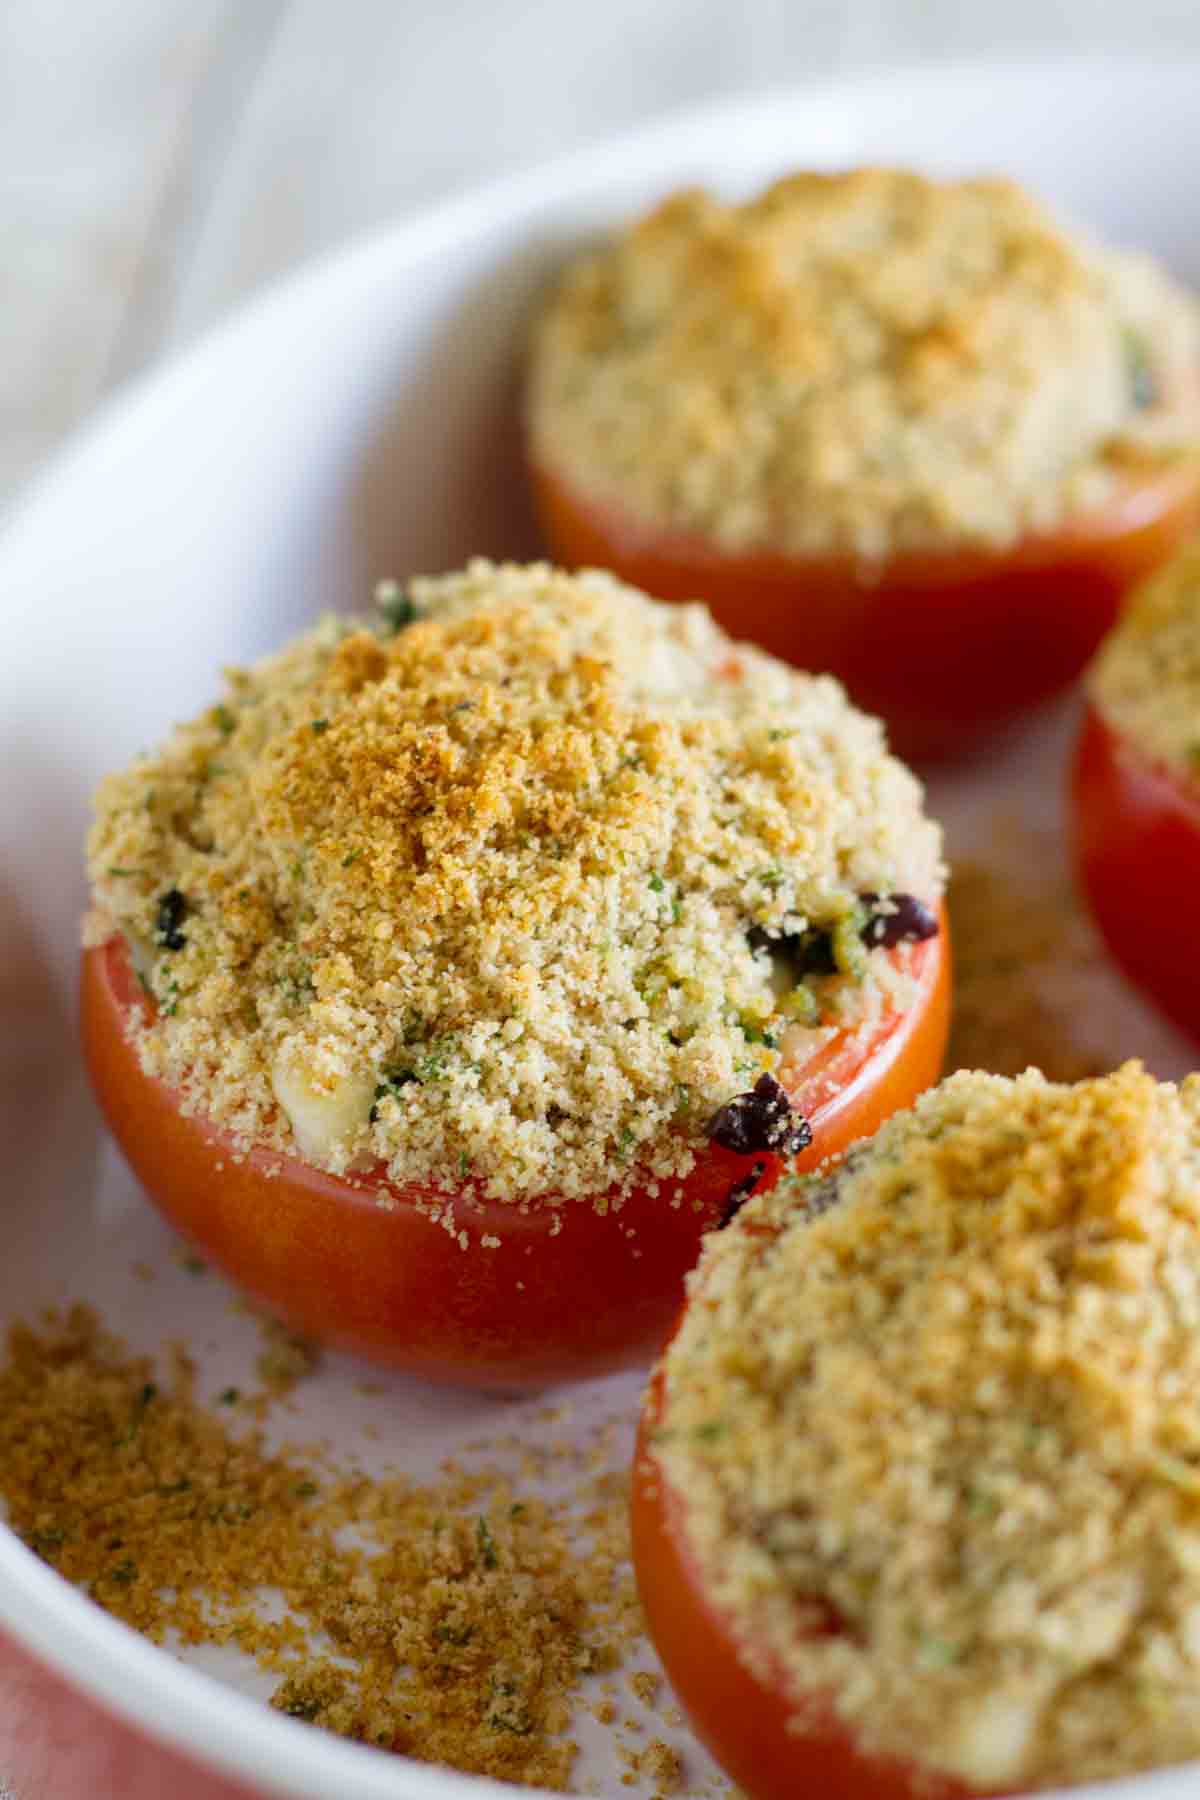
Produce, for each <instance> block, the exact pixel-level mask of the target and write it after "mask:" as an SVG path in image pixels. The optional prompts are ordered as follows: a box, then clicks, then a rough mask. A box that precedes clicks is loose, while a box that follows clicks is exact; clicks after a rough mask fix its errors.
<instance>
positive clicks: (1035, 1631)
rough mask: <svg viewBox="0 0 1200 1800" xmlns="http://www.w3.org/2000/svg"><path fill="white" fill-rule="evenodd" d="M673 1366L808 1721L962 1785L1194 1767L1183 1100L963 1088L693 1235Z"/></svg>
mask: <svg viewBox="0 0 1200 1800" xmlns="http://www.w3.org/2000/svg"><path fill="white" fill-rule="evenodd" d="M663 1372H664V1382H665V1399H664V1407H663V1414H662V1424H663V1431H662V1435H661V1438H660V1439H659V1442H658V1449H657V1455H658V1457H659V1459H660V1461H661V1465H662V1468H663V1470H664V1473H665V1476H666V1478H667V1479H668V1480H669V1481H670V1483H671V1485H672V1487H673V1488H674V1489H675V1491H676V1492H678V1493H679V1494H681V1495H686V1496H687V1515H686V1516H687V1526H688V1533H689V1539H690V1541H691V1543H692V1544H693V1546H694V1549H695V1552H696V1555H697V1557H698V1558H699V1560H700V1563H701V1566H702V1568H703V1570H704V1573H705V1578H706V1582H707V1584H708V1586H709V1589H710V1591H711V1593H712V1594H713V1595H714V1597H715V1598H716V1600H717V1602H718V1603H719V1604H720V1605H721V1606H722V1607H723V1608H725V1609H726V1611H727V1613H728V1615H729V1616H730V1617H731V1619H732V1620H733V1621H734V1622H735V1624H736V1627H737V1629H738V1632H739V1635H741V1636H742V1638H743V1641H744V1646H745V1653H746V1656H747V1659H748V1660H750V1661H753V1659H754V1658H755V1657H756V1656H766V1657H771V1658H773V1659H775V1662H776V1664H777V1665H778V1666H781V1667H782V1668H783V1669H784V1670H785V1671H786V1676H787V1679H788V1680H789V1682H790V1683H791V1684H792V1685H793V1687H794V1692H795V1695H796V1697H797V1710H798V1713H799V1712H801V1711H802V1708H803V1697H804V1696H818V1697H826V1698H828V1700H829V1701H830V1703H831V1704H832V1705H833V1707H834V1708H835V1710H836V1712H837V1714H838V1715H840V1717H841V1718H842V1719H843V1720H844V1721H845V1722H846V1723H847V1724H848V1725H849V1726H850V1727H851V1728H852V1729H853V1731H854V1733H855V1734H856V1736H857V1737H858V1738H859V1739H860V1741H861V1742H862V1743H863V1745H864V1747H866V1748H868V1749H870V1750H871V1751H873V1752H877V1753H881V1754H884V1755H894V1756H898V1757H901V1758H910V1757H911V1755H912V1753H913V1746H920V1750H919V1760H920V1763H921V1764H922V1766H923V1767H925V1768H927V1769H929V1770H933V1771H940V1772H943V1773H946V1774H950V1775H953V1776H957V1777H959V1778H961V1779H963V1780H965V1781H966V1782H967V1783H969V1784H970V1785H972V1786H973V1787H975V1788H978V1789H980V1790H981V1791H989V1790H994V1789H1002V1790H1003V1791H1005V1792H1009V1791H1011V1790H1012V1789H1013V1788H1014V1787H1019V1788H1020V1789H1021V1791H1022V1792H1023V1791H1025V1789H1026V1788H1027V1787H1028V1788H1035V1789H1042V1788H1053V1787H1057V1786H1058V1785H1059V1784H1060V1783H1061V1784H1063V1785H1069V1784H1071V1783H1074V1782H1081V1781H1089V1780H1096V1779H1101V1778H1103V1777H1106V1776H1115V1775H1119V1774H1124V1773H1128V1772H1131V1771H1133V1770H1137V1769H1144V1768H1149V1767H1151V1766H1152V1765H1156V1764H1163V1763H1170V1762H1176V1761H1184V1760H1186V1759H1188V1758H1190V1757H1196V1756H1200V1407H1198V1405H1197V1399H1196V1396H1197V1394H1198V1393H1200V1077H1198V1076H1190V1077H1189V1078H1188V1079H1187V1080H1186V1081H1185V1082H1184V1083H1183V1084H1182V1085H1181V1086H1180V1087H1175V1086H1171V1085H1166V1084H1163V1085H1159V1084H1157V1083H1156V1082H1155V1081H1154V1080H1153V1079H1152V1078H1151V1077H1150V1076H1149V1075H1147V1074H1146V1073H1145V1071H1144V1070H1143V1069H1142V1068H1141V1067H1140V1065H1138V1064H1136V1063H1129V1064H1126V1065H1125V1066H1124V1067H1123V1068H1122V1069H1120V1070H1118V1071H1117V1072H1116V1073H1115V1074H1112V1075H1109V1076H1105V1077H1102V1078H1100V1079H1096V1080H1090V1081H1086V1082H1081V1083H1080V1084H1078V1085H1077V1086H1074V1087H1068V1086H1062V1085H1058V1084H1055V1083H1052V1082H1048V1081H1046V1080H1045V1079H1044V1078H1043V1077H1042V1076H1041V1075H1040V1074H1038V1073H1037V1072H1036V1071H1032V1070H1031V1071H1028V1072H1026V1073H1025V1074H1023V1075H1021V1076H1020V1077H1018V1078H1017V1079H1015V1080H1009V1079H1005V1078H1003V1077H1000V1076H992V1075H980V1074H960V1075H956V1076H953V1077H952V1078H951V1079H950V1080H949V1081H947V1082H945V1083H943V1084H942V1086H941V1087H940V1088H938V1089H936V1090H934V1091H932V1092H931V1093H929V1094H927V1095H926V1096H925V1097H924V1098H922V1099H921V1100H920V1101H918V1103H917V1105H916V1106H915V1107H914V1108H913V1109H912V1110H911V1111H910V1112H907V1113H904V1114H899V1115H897V1116H896V1117H895V1118H894V1119H893V1120H892V1121H891V1122H890V1123H889V1124H888V1125H886V1126H885V1127H884V1129H883V1130H882V1131H881V1132H880V1133H879V1134H878V1136H877V1137H876V1138H874V1139H873V1140H872V1141H870V1142H869V1143H864V1144H863V1145H861V1146H859V1147H858V1148H856V1149H855V1150H853V1151H852V1152H851V1153H850V1155H849V1156H848V1157H847V1159H846V1160H845V1161H844V1162H843V1163H841V1164H840V1165H827V1166H826V1168H825V1169H824V1170H823V1171H819V1172H818V1173H817V1174H816V1175H814V1176H811V1177H809V1178H808V1179H807V1180H801V1179H798V1178H789V1179H787V1180H785V1181H784V1182H783V1183H782V1184H781V1185H780V1186H779V1187H778V1188H777V1189H776V1190H775V1191H774V1192H773V1193H771V1194H769V1195H766V1196H764V1197H762V1198H761V1199H756V1200H753V1201H751V1202H750V1203H749V1204H748V1205H747V1206H746V1208H745V1209H744V1211H743V1212H742V1213H741V1215H740V1216H739V1218H738V1220H737V1221H736V1223H735V1224H734V1225H733V1226H732V1227H730V1228H729V1229H728V1230H726V1231H724V1232H721V1233H718V1234H715V1235H714V1236H712V1237H710V1239H709V1240H708V1246H707V1249H706V1251H705V1254H704V1257H703V1259H702V1261H701V1264H700V1266H699V1269H698V1270H697V1271H696V1272H695V1273H694V1274H693V1276H692V1277H691V1305H690V1307H689V1310H688V1312H687V1315H686V1317H685V1320H684V1323H683V1325H682V1328H681V1330H680V1332H679V1334H678V1336H677V1337H676V1339H675V1341H674V1343H673V1344H672V1345H671V1347H670V1348H669V1350H668V1352H667V1354H666V1356H665V1358H664V1362H663ZM806 1616H807V1617H809V1618H810V1619H812V1620H814V1621H817V1620H820V1621H823V1622H824V1623H825V1624H826V1625H827V1626H828V1624H829V1622H830V1620H831V1619H832V1620H833V1621H834V1622H835V1623H836V1626H837V1629H836V1630H834V1631H833V1632H832V1633H831V1634H828V1635H824V1636H809V1637H805V1636H804V1635H802V1632H800V1631H798V1629H797V1626H798V1623H799V1624H800V1625H801V1626H802V1624H803V1621H804V1619H805V1617H806Z"/></svg>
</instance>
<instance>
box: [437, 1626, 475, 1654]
mask: <svg viewBox="0 0 1200 1800" xmlns="http://www.w3.org/2000/svg"><path fill="white" fill-rule="evenodd" d="M474 1636H475V1627H474V1626H473V1625H446V1624H440V1625H435V1626H434V1628H433V1641H434V1643H435V1644H453V1646H454V1648H455V1649H456V1650H461V1649H462V1648H463V1647H464V1645H466V1644H469V1643H470V1641H471V1639H472V1638H473V1637H474Z"/></svg>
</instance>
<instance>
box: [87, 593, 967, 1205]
mask: <svg viewBox="0 0 1200 1800" xmlns="http://www.w3.org/2000/svg"><path fill="white" fill-rule="evenodd" d="M96 815H97V816H96V822H95V825H94V827H93V830H92V833H91V837H90V840H89V847H88V873H89V877H90V880H91V883H92V888H93V896H94V907H93V912H92V914H91V916H90V918H89V920H88V922H87V926H86V936H87V939H88V941H90V942H93V943H95V942H100V941H103V940H105V939H106V938H108V937H109V936H111V935H112V933H114V932H121V933H123V934H124V936H125V938H126V939H127V940H128V942H129V944H130V945H131V947H132V950H133V954H134V957H135V961H136V963H137V965H138V967H139V968H140V970H141V973H142V975H143V979H144V981H145V983H146V985H147V987H148V989H149V990H150V992H151V993H152V994H153V996H154V997H155V999H156V1001H157V1016H156V1017H155V1019H154V1020H153V1021H152V1022H150V1023H148V1024H146V1025H144V1026H142V1027H140V1028H137V1027H132V1026H131V1028H136V1029H138V1031H139V1048H140V1053H141V1058H142V1061H143V1064H144V1066H145V1067H146V1069H147V1070H149V1071H151V1072H152V1073H154V1074H156V1075H160V1076H162V1077H164V1078H165V1079H166V1080H168V1081H170V1082H172V1083H173V1084H175V1085H176V1086H178V1087H179V1088H180V1089H181V1091H182V1093H183V1095H184V1097H185V1103H186V1104H187V1105H189V1106H190V1107H192V1108H194V1109H197V1110H199V1111H202V1112H203V1113H205V1114H206V1115H208V1116H209V1117H211V1118H212V1119H213V1120H214V1121H216V1122H217V1123H219V1124H220V1125H222V1126H224V1127H225V1128H227V1129H229V1130H231V1131H233V1132H234V1133H235V1134H240V1135H241V1136H244V1137H245V1138H247V1139H249V1138H253V1139H255V1140H256V1141H258V1142H266V1143H268V1144H273V1145H277V1146H279V1147H286V1148H292V1149H298V1150H299V1151H300V1152H301V1154H303V1155H305V1156H307V1157H308V1159H309V1160H310V1161H313V1162H316V1163H318V1164H320V1165H321V1166H324V1167H328V1168H331V1169H335V1170H347V1169H353V1168H355V1167H358V1166H361V1165H362V1163H363V1162H364V1161H374V1160H377V1159H382V1160H383V1161H385V1162H386V1163H387V1166H388V1171H389V1174H390V1175H391V1176H392V1178H393V1179H395V1180H397V1181H400V1182H420V1183H426V1184H429V1185H430V1186H431V1187H432V1188H435V1189H439V1190H441V1191H443V1192H451V1191H454V1190H456V1189H461V1188H462V1187H463V1186H464V1184H466V1183H471V1182H473V1183H477V1184H479V1186H481V1187H482V1188H483V1189H485V1190H486V1192H487V1193H489V1194H490V1195H493V1196H496V1197H499V1198H502V1199H508V1200H521V1199H523V1198H525V1197H528V1196H534V1195H542V1194H547V1195H553V1196H566V1197H577V1196H586V1197H590V1198H592V1199H594V1200H595V1201H596V1203H597V1204H608V1203H609V1202H610V1201H611V1200H612V1198H613V1196H614V1194H615V1195H616V1196H617V1197H618V1198H619V1196H620V1194H621V1193H622V1192H623V1191H625V1190H626V1189H627V1188H628V1186H629V1185H631V1184H632V1181H633V1180H634V1178H635V1175H636V1177H637V1178H638V1179H640V1180H644V1179H646V1178H647V1176H649V1177H650V1178H651V1179H654V1178H662V1177H670V1176H678V1175H682V1174H684V1173H686V1172H687V1170H688V1169H689V1168H690V1167H691V1166H692V1163H693V1161H694V1158H695V1153H696V1150H697V1149H698V1148H699V1147H700V1146H701V1145H702V1144H703V1142H704V1141H705V1131H706V1127H707V1124H708V1121H709V1120H710V1119H711V1118H712V1116H713V1114H714V1112H715V1110H716V1109H717V1108H719V1107H720V1106H721V1105H722V1104H723V1103H725V1102H727V1101H728V1100H729V1099H730V1098H731V1097H732V1096H733V1095H735V1094H737V1093H739V1092H742V1091H744V1090H745V1089H747V1088H748V1087H750V1086H752V1085H753V1083H754V1080H755V1079H756V1078H757V1077H758V1076H759V1075H761V1074H762V1073H763V1072H764V1071H771V1070H776V1069H784V1070H785V1071H786V1064H787V1061H788V1059H789V1058H794V1059H797V1060H802V1059H803V1057H804V1056H805V1055H807V1054H810V1053H811V1052H812V1051H813V1050H815V1049H816V1048H817V1047H818V1046H819V1045H820V1043H821V1042H822V1041H823V1040H824V1039H825V1038H826V1037H828V1036H829V1035H831V1034H832V1033H833V1032H834V1031H835V1030H836V1029H838V1028H844V1027H845V1026H846V1025H847V1024H849V1025H851V1026H854V1025H857V1024H860V1023H861V1025H862V1027H863V1029H866V1028H867V1026H868V1025H869V1023H870V1022H871V1021H872V1020H873V1019H877V1017H878V1015H879V1012H880V1010H881V1009H883V1008H886V1007H896V1006H903V1005H904V1004H906V1003H907V1001H908V999H909V998H910V996H911V981H910V978H909V977H908V976H907V975H906V972H905V960H906V951H905V950H904V948H903V947H901V949H900V950H899V951H892V952H887V951H886V950H885V948H884V945H883V939H884V938H885V937H886V930H885V927H886V926H889V925H891V924H892V923H893V921H894V920H895V919H896V918H898V917H900V916H901V915H900V914H898V913H896V912H895V910H894V909H895V908H896V907H898V906H899V904H900V901H901V900H903V901H904V904H905V905H906V906H909V910H910V911H911V910H912V907H911V905H910V902H909V900H908V899H907V898H906V897H909V896H913V897H916V898H917V899H918V900H920V901H922V902H924V903H925V905H929V904H936V901H937V897H938V894H939V892H940V888H941V883H942V871H941V865H940V838H939V834H938V831H937V829H936V827H935V826H934V825H932V824H931V823H930V822H929V821H928V820H926V819H925V818H924V816H923V814H922V809H921V790H920V787H919V786H918V784H917V782H916V781H915V780H914V779H913V777H912V776H911V775H910V774H909V773H908V771H907V770H906V769H905V768H904V767H903V766H902V765H901V764H900V763H898V762H896V761H895V760H894V759H893V758H892V757H890V756H889V755H888V754H887V753H886V749H885V744H884V739H883V735H882V729H881V727H880V726H879V725H878V723H877V722H876V721H874V720H871V719H868V718H866V717H864V716H863V715H862V714H860V713H858V712H856V711H855V710H854V709H853V708H852V707H851V706H850V705H849V704H848V702H847V701H846V699H845V697H844V695H843V693H842V690H841V688H840V687H839V686H838V685H837V683H836V682H834V681H832V680H831V679H829V678H827V677H813V676H809V675H802V674H798V673H796V672H794V671H792V670H790V669H788V668H787V667H785V666H784V665H783V664H780V663H777V662H775V661H774V660H773V659H771V658H769V657H767V656H765V655H763V654H762V653H761V652H758V651H756V650H754V649H753V648H751V647H749V646H746V645H735V644H734V643H733V642H732V641H731V640H730V639H728V638H727V637H726V636H725V635H724V634H723V633H722V632H721V631H719V630H718V629H717V627H716V626H715V625H714V624H713V623H712V621H711V620H710V619H709V617H708V615H707V613H706V612H705V611H704V609H703V608H702V607H698V606H693V607H683V608H680V607H667V606H661V605H659V604H657V603H656V602H653V601H651V600H648V599H647V598H646V597H645V596H644V595H642V594H640V593H638V592H637V591H636V590H634V589H631V588H628V587H624V586H622V585H621V584H620V583H618V582H616V581H615V580H613V579H612V578H611V577H609V576H606V575H603V574H599V573H595V572H590V573H586V574H584V575H580V576H577V577H568V576H565V575H563V574H561V573H558V572H557V571H555V570H553V569H551V568H549V567H547V566H544V565H538V566H534V567H530V568H524V567H517V566H515V565H509V566H504V567H496V566H493V565H491V564H488V563H485V562H476V563H473V564H472V565H471V566H470V567H469V568H468V569H467V570H466V571H465V572H464V573H461V574H457V575H451V576H446V577H441V578H438V579H429V580H419V581H416V582H414V583H413V584H412V585H411V587H410V588H409V589H408V590H407V591H405V592H401V591H400V590H398V589H396V588H395V587H394V585H391V584H389V585H388V586H387V587H386V588H385V590H384V591H383V593H382V595H381V609H380V613H379V615H378V617H377V618H375V619H374V620H373V621H365V622H364V621H357V622H356V621H345V620H341V621H338V620H326V621H325V622H323V623H322V624H320V625H319V626H317V627H316V628H315V629H314V630H312V631H310V632H308V633H306V634H305V635H304V636H302V637H301V638H299V639H298V640H296V641H295V642H294V643H293V644H292V645H290V646H289V647H288V648H286V649H285V650H283V651H282V652H280V653H279V654H278V655H276V656H274V657H271V658H269V659H267V660H266V661H264V662H262V663H259V664H258V665H256V666H255V667H253V668H251V669H242V670H234V671H232V672H231V673H230V674H229V676H228V684H227V690H226V694H225V698H224V699H223V700H222V701H221V702H220V703H219V704H217V705H216V706H213V707H211V708H210V709H209V710H208V711H207V712H205V713H204V714H202V715H201V717H200V718H198V719H196V720H193V721H192V722H191V723H190V724H187V725H184V726H182V727H180V728H179V729H178V730H177V731H176V732H175V734H174V736H173V737H171V738H170V739H169V740H168V742H167V743H166V744H165V745H164V746H163V748H162V749H160V750H158V751H156V752H154V753H153V754H150V755H147V756H144V757H142V758H140V759H139V760H138V761H137V762H136V763H135V764H134V765H133V766H132V768H130V769H128V770H126V771H124V772H123V773H121V774H118V775H114V776H111V777H109V778H108V780H106V781H105V783H104V784H103V785H102V787H101V788H100V790H99V793H98V796H97V801H96ZM892 896H896V897H897V898H896V899H895V900H893V899H891V898H890V897H892ZM880 897H882V898H880ZM865 902H870V904H871V905H873V906H881V907H883V908H884V909H885V915H886V909H887V908H888V907H889V906H890V907H892V908H893V913H892V915H891V917H887V916H881V915H879V914H876V915H874V918H875V929H874V932H873V934H872V931H871V928H870V927H869V926H864V925H863V923H862V920H863V906H864V903H865ZM918 910H919V909H918ZM904 916H905V917H907V914H905V915H904ZM881 917H882V923H881ZM864 931H866V932H867V933H868V935H867V938H866V939H865V940H864V939H863V936H862V934H863V932H864ZM814 932H816V933H817V934H818V935H820V934H824V935H823V936H821V942H822V943H823V944H824V945H826V947H828V946H830V945H832V952H831V954H830V955H829V957H828V959H827V960H826V961H825V963H823V964H822V965H821V967H820V968H814V969H807V970H804V971H801V972H800V973H799V974H796V973H795V972H793V974H792V976H789V978H788V979H786V980H784V981H781V980H780V961H781V958H780V957H779V956H777V955H774V954H773V948H772V947H773V946H775V947H777V948H785V947H786V946H787V945H788V944H793V945H794V944H796V943H799V942H801V941H802V940H803V941H804V942H805V943H808V942H810V941H811V937H812V934H813V933H814ZM805 934H809V935H808V937H806V936H805ZM872 945H876V946H878V947H877V948H872ZM809 960H810V962H811V961H812V960H813V959H812V958H810V959H809ZM817 960H818V961H819V959H817Z"/></svg>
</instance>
